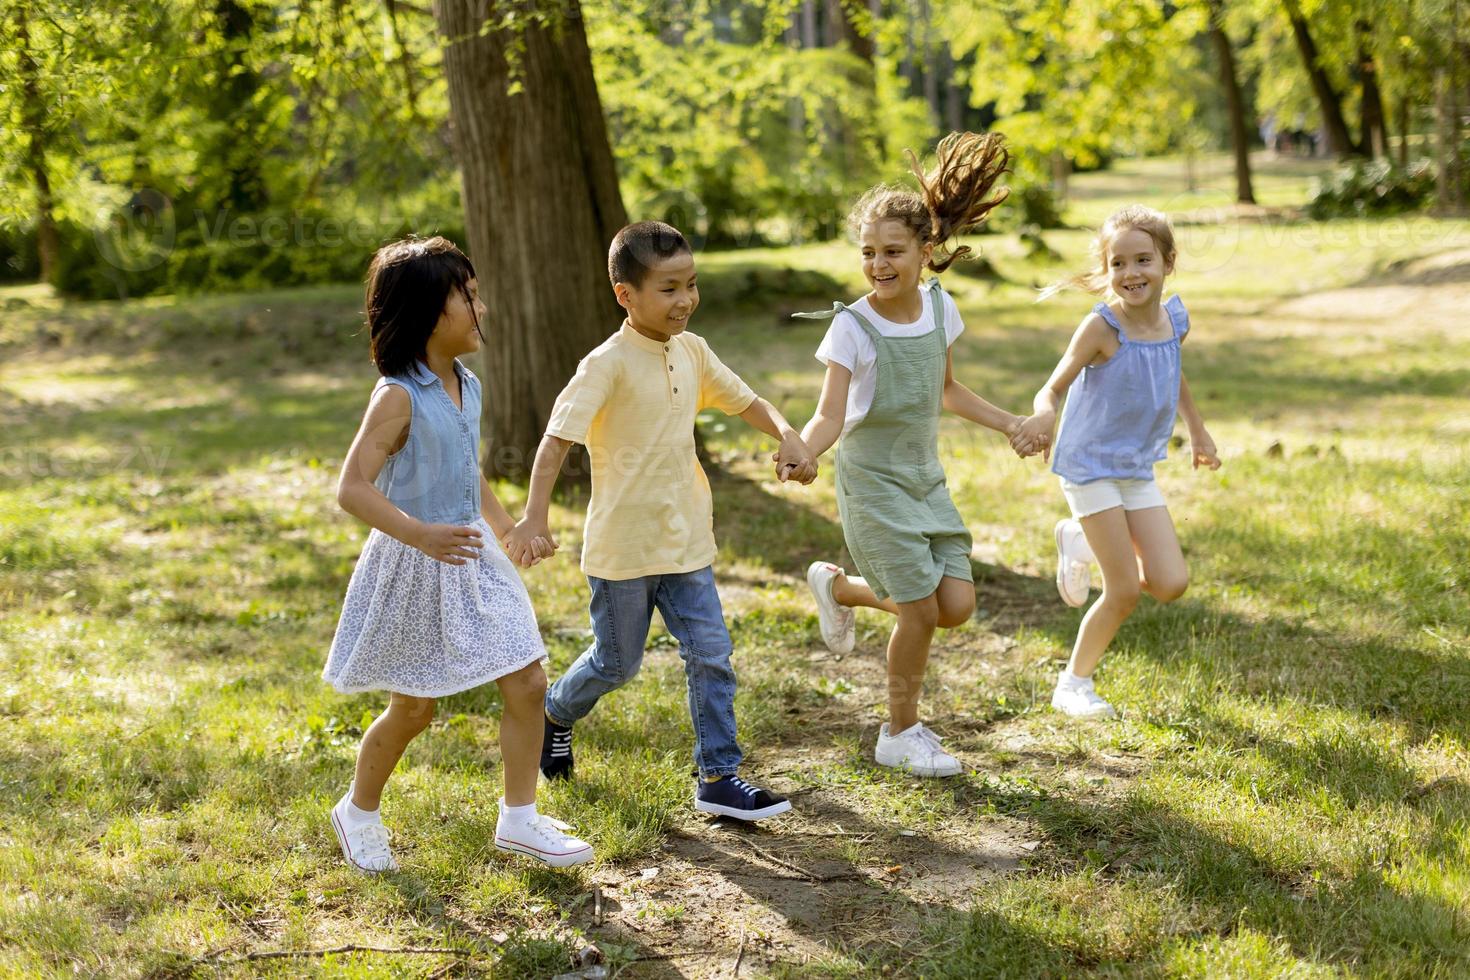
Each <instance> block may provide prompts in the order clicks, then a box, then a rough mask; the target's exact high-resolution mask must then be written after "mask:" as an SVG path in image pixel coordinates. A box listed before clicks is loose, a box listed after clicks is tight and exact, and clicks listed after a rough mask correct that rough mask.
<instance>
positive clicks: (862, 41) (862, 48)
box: [827, 0, 876, 65]
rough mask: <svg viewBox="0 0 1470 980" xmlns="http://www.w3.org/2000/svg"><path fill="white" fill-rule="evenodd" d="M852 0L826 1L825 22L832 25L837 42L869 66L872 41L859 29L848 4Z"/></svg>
mask: <svg viewBox="0 0 1470 980" xmlns="http://www.w3.org/2000/svg"><path fill="white" fill-rule="evenodd" d="M852 2H853V0H827V22H828V23H829V24H831V25H832V28H833V31H834V34H835V36H836V38H837V41H838V42H840V43H844V44H846V45H847V47H848V50H850V51H851V52H852V53H853V54H855V55H857V56H858V57H859V58H861V59H863V61H865V62H867V63H868V64H869V65H871V64H872V63H873V55H874V54H875V53H876V52H875V51H874V49H873V39H872V37H870V36H869V35H867V34H865V33H863V31H862V30H860V29H859V27H858V25H857V24H856V22H854V20H853V17H852V11H851V10H850V9H849V4H851V3H852Z"/></svg>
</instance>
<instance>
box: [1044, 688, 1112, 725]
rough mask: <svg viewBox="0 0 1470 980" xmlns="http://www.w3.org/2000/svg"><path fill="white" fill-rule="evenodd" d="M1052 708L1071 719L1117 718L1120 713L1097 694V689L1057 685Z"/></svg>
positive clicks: (1052, 699)
mask: <svg viewBox="0 0 1470 980" xmlns="http://www.w3.org/2000/svg"><path fill="white" fill-rule="evenodd" d="M1051 706H1052V707H1053V708H1055V709H1057V710H1058V711H1060V712H1061V713H1062V714H1064V715H1067V716H1068V717H1071V718H1116V717H1117V716H1118V713H1117V712H1116V711H1114V710H1113V706H1112V705H1111V704H1108V703H1107V702H1106V701H1104V700H1103V699H1102V697H1101V696H1099V695H1098V693H1097V688H1095V687H1093V686H1092V685H1091V684H1088V685H1087V686H1086V687H1066V686H1063V685H1061V684H1058V685H1057V689H1056V691H1055V692H1054V693H1053V694H1052V696H1051Z"/></svg>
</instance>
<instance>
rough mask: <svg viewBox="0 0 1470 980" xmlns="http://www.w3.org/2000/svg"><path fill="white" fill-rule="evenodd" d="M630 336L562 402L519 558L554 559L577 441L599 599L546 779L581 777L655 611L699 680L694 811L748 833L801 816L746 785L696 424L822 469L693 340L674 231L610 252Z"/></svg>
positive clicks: (599, 354) (630, 237) (565, 681)
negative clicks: (590, 739)
mask: <svg viewBox="0 0 1470 980" xmlns="http://www.w3.org/2000/svg"><path fill="white" fill-rule="evenodd" d="M607 266H608V277H609V278H610V279H611V280H612V285H613V292H614V293H615V294H616V296H617V300H618V305H619V306H621V307H623V309H625V310H626V311H627V313H628V317H627V319H626V320H624V321H623V325H622V328H621V329H620V330H619V331H618V332H617V333H615V334H613V335H612V336H611V337H609V338H608V339H607V340H606V341H604V342H603V343H602V344H601V345H600V346H598V347H597V348H596V349H595V350H593V351H592V352H591V353H590V354H588V355H587V356H586V357H585V358H583V359H582V362H581V364H579V365H578V366H577V373H576V375H575V376H573V378H572V380H571V381H570V382H569V383H568V384H567V386H566V388H565V389H563V391H562V393H561V394H560V395H559V396H558V397H557V400H556V406H555V407H554V408H553V409H552V413H551V420H550V422H548V423H547V426H546V435H545V437H544V438H543V439H542V440H541V445H540V447H539V449H538V450H537V452H536V461H535V464H534V465H533V466H532V469H531V489H530V492H529V495H528V497H527V500H526V510H525V514H524V516H523V517H522V519H521V522H520V523H519V524H517V525H516V527H515V528H514V529H513V530H512V531H511V532H510V533H509V534H508V535H507V536H506V538H505V542H504V543H505V546H506V549H507V550H508V551H509V553H510V555H511V557H512V558H513V559H515V560H516V561H517V562H518V563H520V564H529V563H530V562H532V561H533V560H534V559H536V558H540V557H545V556H546V555H549V554H550V553H551V552H553V551H554V550H555V547H556V545H555V542H554V540H553V539H552V537H551V532H550V530H549V529H548V527H547V509H548V507H549V505H550V500H551V490H552V487H553V486H554V485H555V483H556V477H557V474H558V473H560V472H561V466H562V462H563V461H564V460H565V459H566V455H567V452H568V450H570V448H571V446H572V444H573V443H582V444H583V445H585V446H586V447H587V454H588V458H589V460H590V462H591V465H592V501H591V503H590V504H589V505H588V508H587V528H586V533H585V536H584V541H583V545H582V571H583V572H584V573H585V574H586V575H587V581H588V582H589V583H590V585H591V587H592V607H591V611H592V630H593V641H592V645H591V646H590V647H589V648H588V649H587V650H586V651H585V652H584V653H583V654H582V656H581V657H579V658H578V659H577V661H576V662H575V663H574V664H572V666H571V668H570V669H569V670H568V671H567V672H566V673H565V674H564V675H562V677H561V678H560V679H559V680H557V682H556V683H555V684H553V685H552V686H551V688H550V689H549V690H548V691H547V692H546V733H545V742H544V744H543V745H542V749H541V772H542V773H543V774H544V775H545V776H546V777H547V778H548V779H557V778H567V777H570V776H571V774H572V725H573V724H575V723H576V722H577V721H578V720H580V719H581V718H583V717H585V716H586V715H587V713H588V712H590V711H591V710H592V708H593V706H595V705H596V704H597V701H598V699H599V698H601V697H602V696H603V695H604V694H607V693H608V692H609V691H612V690H615V689H616V688H618V687H621V686H622V685H623V684H626V683H627V682H628V681H630V680H632V679H633V677H634V676H635V675H636V674H637V673H638V668H639V667H640V666H641V665H642V662H643V646H644V643H645V642H646V641H647V639H648V628H649V624H650V621H651V620H652V617H653V610H654V609H655V608H657V609H658V610H659V612H660V613H662V615H663V619H664V623H665V624H667V626H668V628H669V631H670V632H672V633H673V634H674V636H675V638H677V639H678V641H679V656H680V657H681V658H683V660H684V672H685V675H686V677H687V678H688V681H689V716H690V719H691V720H692V721H693V723H694V761H695V764H696V765H697V766H698V768H699V775H700V779H699V783H698V785H697V787H696V790H695V799H694V805H695V808H696V809H698V810H700V811H702V812H705V813H713V814H718V815H720V816H727V817H734V818H737V819H741V820H760V819H762V818H764V817H773V816H775V815H776V814H778V813H784V812H786V811H787V810H789V809H791V803H790V801H789V800H787V799H786V798H785V797H782V796H778V795H776V794H775V793H772V792H770V791H769V790H766V789H762V788H760V787H757V786H752V785H751V784H749V783H747V782H745V781H744V780H742V779H741V778H740V777H739V776H737V775H736V773H737V771H738V769H739V766H740V762H741V759H742V757H743V756H742V753H741V750H740V746H739V744H738V743H737V742H736V740H735V671H734V668H733V667H731V665H730V654H731V652H732V645H731V642H730V633H729V630H728V629H726V627H725V617H724V612H723V611H722V610H721V608H720V597H719V593H718V592H716V591H715V578H714V571H713V568H712V562H713V561H714V558H715V551H716V549H715V535H714V516H713V508H712V501H711V497H710V488H709V481H708V480H707V479H706V478H705V475H704V470H703V469H702V468H701V467H700V465H699V460H698V459H697V458H696V457H695V452H694V418H695V415H697V414H698V413H699V411H700V410H702V409H705V408H717V409H719V410H720V411H722V412H724V413H725V414H727V415H739V416H740V417H741V418H742V419H744V420H745V421H746V422H748V423H750V424H751V425H752V426H754V427H755V428H757V429H759V430H760V431H762V432H764V433H766V434H767V435H769V436H771V437H772V438H773V439H777V440H779V441H780V444H781V445H780V449H779V450H778V451H777V453H776V474H777V476H778V477H779V478H780V479H782V480H787V479H795V480H798V481H800V482H801V483H803V484H807V483H810V482H811V481H812V480H813V479H815V478H816V475H817V467H816V463H815V461H814V460H813V459H812V456H811V453H810V452H809V451H808V450H807V447H806V444H805V443H804V442H802V440H801V436H800V435H799V434H798V433H797V431H796V430H795V429H793V428H792V427H791V425H790V424H789V423H788V422H787V421H786V419H784V418H783V417H782V416H781V413H780V412H778V411H776V409H775V408H773V407H772V406H771V404H770V403H769V402H767V401H766V400H765V399H763V398H759V397H757V396H756V394H755V392H754V391H752V390H751V389H750V387H749V386H748V385H746V383H745V382H744V381H742V380H740V378H739V376H737V375H736V374H735V372H733V371H731V370H730V369H729V368H727V367H725V365H723V364H721V363H720V360H719V358H717V357H716V356H715V355H714V352H713V351H711V350H710V348H709V345H708V344H706V343H705V341H704V339H703V338H701V337H698V336H696V335H694V334H691V333H686V332H685V327H686V326H687V325H688V323H689V317H690V316H691V315H692V314H693V313H694V310H695V308H696V307H697V306H698V305H699V288H698V286H697V284H696V276H695V270H694V252H693V250H692V249H691V248H690V247H689V243H688V241H686V240H685V238H684V236H683V235H681V234H680V233H679V232H678V231H677V230H676V229H675V228H673V227H672V226H670V225H666V224H664V223H663V222H660V221H642V222H638V223H637V224H632V225H628V226H627V227H626V228H624V229H622V230H621V231H619V232H618V233H617V235H616V236H615V237H614V238H613V241H612V247H611V248H610V249H609V250H608V260H607Z"/></svg>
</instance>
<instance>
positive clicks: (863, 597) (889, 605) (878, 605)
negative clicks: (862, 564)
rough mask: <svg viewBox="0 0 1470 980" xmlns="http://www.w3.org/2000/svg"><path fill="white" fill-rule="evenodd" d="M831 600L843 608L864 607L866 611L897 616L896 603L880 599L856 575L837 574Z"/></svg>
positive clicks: (833, 583) (833, 581) (833, 582)
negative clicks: (834, 600) (873, 610)
mask: <svg viewBox="0 0 1470 980" xmlns="http://www.w3.org/2000/svg"><path fill="white" fill-rule="evenodd" d="M832 598H834V599H836V600H837V602H838V604H839V605H843V606H848V607H852V606H865V607H866V608H868V609H881V610H883V611H884V612H886V613H891V614H892V615H894V616H897V615H898V603H896V602H894V601H893V600H892V599H880V598H878V596H877V595H875V594H874V592H873V589H872V587H871V586H870V585H868V583H867V582H866V581H865V580H864V579H863V578H861V577H860V576H857V575H843V574H842V573H841V572H838V573H837V577H836V578H834V579H833V580H832Z"/></svg>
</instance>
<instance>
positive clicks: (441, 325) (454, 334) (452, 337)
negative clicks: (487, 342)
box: [425, 279, 485, 357]
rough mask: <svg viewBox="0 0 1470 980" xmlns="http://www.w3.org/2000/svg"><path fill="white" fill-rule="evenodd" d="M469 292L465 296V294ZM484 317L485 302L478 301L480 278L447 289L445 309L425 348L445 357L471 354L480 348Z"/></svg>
mask: <svg viewBox="0 0 1470 980" xmlns="http://www.w3.org/2000/svg"><path fill="white" fill-rule="evenodd" d="M466 293H468V294H469V298H466V296H465V294H466ZM484 317H485V304H484V303H482V302H480V281H479V280H478V279H471V280H470V281H469V282H467V283H465V285H464V288H463V289H460V288H458V287H455V288H452V289H450V290H449V296H448V298H446V299H445V301H444V311H443V312H442V313H440V314H439V322H438V323H436V324H435V325H434V332H433V333H431V334H429V340H428V343H427V344H425V347H426V349H428V350H431V351H433V352H435V353H436V354H441V355H443V356H444V357H459V356H460V355H461V354H473V353H474V352H475V351H477V350H479V349H480V340H481V335H480V321H481V320H482V319H484Z"/></svg>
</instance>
